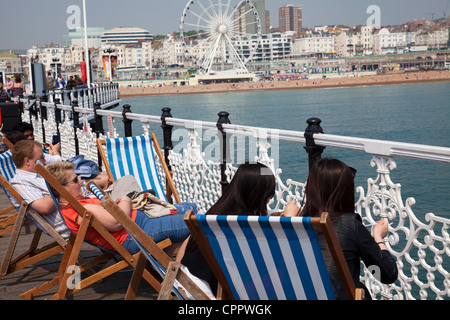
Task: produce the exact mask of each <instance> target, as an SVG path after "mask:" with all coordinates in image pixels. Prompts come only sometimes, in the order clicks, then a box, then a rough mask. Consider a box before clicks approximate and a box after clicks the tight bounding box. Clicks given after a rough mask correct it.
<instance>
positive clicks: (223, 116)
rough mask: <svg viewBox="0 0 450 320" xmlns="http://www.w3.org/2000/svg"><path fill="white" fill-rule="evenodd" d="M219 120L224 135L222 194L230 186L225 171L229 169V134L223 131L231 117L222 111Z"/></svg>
mask: <svg viewBox="0 0 450 320" xmlns="http://www.w3.org/2000/svg"><path fill="white" fill-rule="evenodd" d="M217 115H218V116H219V119H218V120H217V129H219V131H220V132H221V134H222V146H221V148H220V157H221V159H222V161H221V162H220V184H221V186H222V194H223V192H224V191H225V189H226V188H227V186H228V181H227V176H226V174H225V170H226V169H227V155H228V143H227V134H226V132H225V131H224V129H223V126H222V125H223V124H230V123H231V121H230V119H229V118H228V116H229V115H230V114H229V113H228V112H226V111H221V112H219V113H218V114H217Z"/></svg>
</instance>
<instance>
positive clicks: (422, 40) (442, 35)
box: [412, 28, 449, 50]
mask: <svg viewBox="0 0 450 320" xmlns="http://www.w3.org/2000/svg"><path fill="white" fill-rule="evenodd" d="M412 38H413V39H412V42H413V43H414V45H415V46H427V47H428V50H439V49H442V48H447V46H448V40H449V31H448V28H443V29H441V30H436V31H433V32H426V31H422V30H420V31H417V32H414V33H413V35H412Z"/></svg>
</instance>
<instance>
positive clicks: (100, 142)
mask: <svg viewBox="0 0 450 320" xmlns="http://www.w3.org/2000/svg"><path fill="white" fill-rule="evenodd" d="M150 138H151V140H152V142H153V147H154V149H155V151H156V154H157V155H158V158H159V161H160V163H161V166H162V168H163V170H164V175H165V178H166V197H167V199H169V200H170V199H171V196H172V195H173V197H174V199H175V202H176V203H180V202H181V200H180V196H179V194H178V191H177V189H176V187H175V183H174V182H173V179H172V172H170V171H169V168H168V167H167V164H166V161H165V159H164V156H163V153H162V152H161V148H160V147H159V143H158V140H157V139H156V136H155V134H154V133H152V134H151V135H150ZM105 145H106V140H105V139H97V149H98V152H99V153H100V157H101V159H102V162H103V164H104V166H105V170H106V173H107V174H108V177H109V179H110V180H111V181H114V177H113V174H112V171H111V168H110V166H109V162H108V156H107V155H106V153H105V149H104V146H105Z"/></svg>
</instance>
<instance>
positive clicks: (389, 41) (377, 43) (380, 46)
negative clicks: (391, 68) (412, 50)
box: [374, 28, 412, 54]
mask: <svg viewBox="0 0 450 320" xmlns="http://www.w3.org/2000/svg"><path fill="white" fill-rule="evenodd" d="M411 41H412V34H411V32H392V33H391V32H390V31H389V30H388V29H386V28H382V29H380V30H379V31H378V32H375V34H374V53H375V54H390V53H401V52H404V51H405V50H406V48H407V47H408V46H410V45H411Z"/></svg>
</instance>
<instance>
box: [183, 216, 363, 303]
mask: <svg viewBox="0 0 450 320" xmlns="http://www.w3.org/2000/svg"><path fill="white" fill-rule="evenodd" d="M184 220H185V222H186V224H187V225H188V227H189V230H190V231H191V235H192V237H194V239H195V241H196V243H197V245H198V246H199V248H200V250H201V252H202V254H203V256H204V257H205V259H206V261H207V262H208V264H209V266H210V268H211V269H212V271H213V273H214V275H215V276H216V278H217V280H218V282H219V285H220V286H221V287H222V290H223V292H222V295H223V298H224V299H226V300H232V299H234V297H233V295H232V293H231V289H230V287H229V285H228V282H227V280H226V278H225V275H224V273H223V271H222V269H221V268H220V266H219V263H218V262H217V260H216V258H215V256H214V254H213V251H212V249H211V246H210V245H209V241H208V239H207V237H206V235H205V234H204V232H203V230H202V229H201V227H200V226H199V224H198V221H197V218H196V216H195V215H194V214H193V213H192V212H187V213H186V215H185V219H184ZM311 223H312V226H313V228H314V229H315V230H316V232H322V233H323V234H324V236H325V240H326V242H327V244H328V247H329V250H330V252H331V255H332V257H333V260H334V262H335V264H336V267H337V270H338V273H339V276H340V277H341V280H342V283H343V285H344V288H345V292H346V293H347V296H348V297H349V299H350V300H361V299H363V297H364V291H363V289H360V288H356V287H355V284H354V283H353V279H352V277H351V274H350V270H349V269H348V266H347V262H346V260H345V257H344V254H343V252H342V249H341V246H340V244H339V241H338V239H337V236H336V233H335V231H334V229H333V225H332V223H331V220H330V218H329V216H328V213H326V212H324V213H323V214H322V215H321V216H320V218H311Z"/></svg>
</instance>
